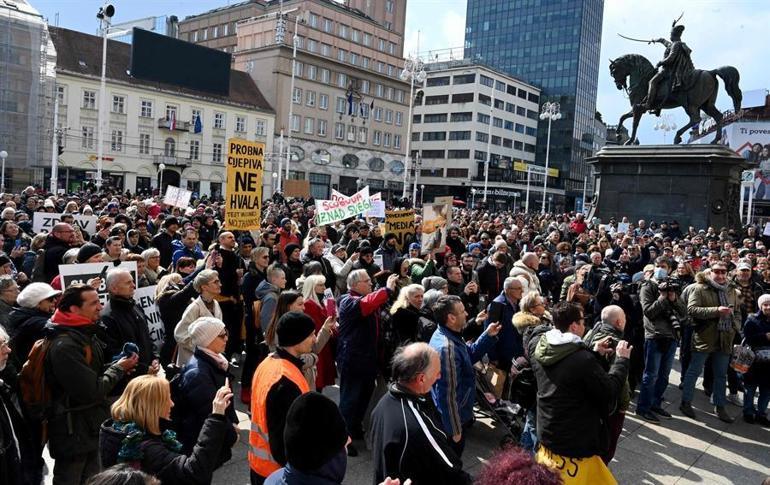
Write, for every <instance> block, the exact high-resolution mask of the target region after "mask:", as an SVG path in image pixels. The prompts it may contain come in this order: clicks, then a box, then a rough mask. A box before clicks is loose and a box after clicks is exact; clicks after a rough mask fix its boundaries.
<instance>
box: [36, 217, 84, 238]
mask: <svg viewBox="0 0 770 485" xmlns="http://www.w3.org/2000/svg"><path fill="white" fill-rule="evenodd" d="M61 216H62V215H61V214H49V213H48V212H35V213H34V214H33V217H32V231H33V232H35V233H36V234H39V233H41V232H51V229H52V228H53V226H54V225H55V224H56V223H58V222H59V221H60V220H61ZM72 217H73V218H74V219H75V223H76V224H77V225H78V227H80V229H81V230H83V231H85V232H87V233H88V234H91V235H93V234H94V233H95V232H96V221H97V220H98V217H96V216H81V215H80V214H72Z"/></svg>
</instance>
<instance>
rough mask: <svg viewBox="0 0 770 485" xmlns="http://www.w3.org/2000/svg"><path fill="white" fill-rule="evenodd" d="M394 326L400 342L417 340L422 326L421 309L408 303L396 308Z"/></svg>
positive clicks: (401, 343) (400, 343)
mask: <svg viewBox="0 0 770 485" xmlns="http://www.w3.org/2000/svg"><path fill="white" fill-rule="evenodd" d="M392 320H393V328H395V330H396V337H397V338H398V344H399V345H403V344H405V343H408V342H409V343H411V342H417V341H418V340H417V332H418V330H419V328H420V311H419V310H418V309H417V308H415V307H413V306H412V305H410V304H408V303H407V305H406V306H405V307H403V308H399V309H398V310H396V313H394V314H393V318H392Z"/></svg>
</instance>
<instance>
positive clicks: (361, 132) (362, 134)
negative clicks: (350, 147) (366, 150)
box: [358, 126, 369, 143]
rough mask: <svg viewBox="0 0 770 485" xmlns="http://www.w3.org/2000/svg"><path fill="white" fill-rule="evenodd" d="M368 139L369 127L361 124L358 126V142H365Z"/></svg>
mask: <svg viewBox="0 0 770 485" xmlns="http://www.w3.org/2000/svg"><path fill="white" fill-rule="evenodd" d="M368 139H369V129H368V128H366V127H364V126H361V127H359V128H358V143H366V142H367V141H368Z"/></svg>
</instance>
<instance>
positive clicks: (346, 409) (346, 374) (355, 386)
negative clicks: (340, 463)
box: [339, 366, 376, 439]
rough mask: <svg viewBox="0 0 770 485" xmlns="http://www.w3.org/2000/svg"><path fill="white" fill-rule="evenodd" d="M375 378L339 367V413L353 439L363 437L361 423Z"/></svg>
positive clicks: (370, 374)
mask: <svg viewBox="0 0 770 485" xmlns="http://www.w3.org/2000/svg"><path fill="white" fill-rule="evenodd" d="M375 377H376V375H375V374H372V373H361V372H356V371H355V370H351V369H343V368H342V366H340V405H339V407H340V413H341V414H342V417H343V418H344V419H345V425H346V426H347V428H348V434H349V435H350V436H351V437H352V438H353V439H359V438H361V437H363V431H364V430H363V422H364V417H365V415H366V409H367V408H368V407H369V399H370V398H371V397H372V392H373V391H374V385H375Z"/></svg>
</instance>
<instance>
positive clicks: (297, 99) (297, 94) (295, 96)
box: [291, 88, 302, 104]
mask: <svg viewBox="0 0 770 485" xmlns="http://www.w3.org/2000/svg"><path fill="white" fill-rule="evenodd" d="M291 100H292V102H293V103H294V104H302V89H300V88H294V92H293V93H292V96H291Z"/></svg>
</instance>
